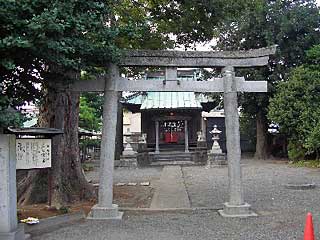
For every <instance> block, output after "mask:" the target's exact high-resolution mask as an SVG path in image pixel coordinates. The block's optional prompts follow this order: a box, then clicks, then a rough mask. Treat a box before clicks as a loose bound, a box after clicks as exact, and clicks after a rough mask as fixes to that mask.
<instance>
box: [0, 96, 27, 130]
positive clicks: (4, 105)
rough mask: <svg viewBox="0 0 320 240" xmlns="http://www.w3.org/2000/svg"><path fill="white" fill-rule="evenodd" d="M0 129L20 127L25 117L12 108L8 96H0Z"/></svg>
mask: <svg viewBox="0 0 320 240" xmlns="http://www.w3.org/2000/svg"><path fill="white" fill-rule="evenodd" d="M0 113H1V114H0V127H2V128H6V127H20V126H21V125H22V123H23V120H24V119H25V117H24V116H23V115H22V114H21V113H20V112H19V111H17V110H15V109H13V108H11V107H10V100H9V99H8V97H7V96H3V95H0Z"/></svg>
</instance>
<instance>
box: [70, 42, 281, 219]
mask: <svg viewBox="0 0 320 240" xmlns="http://www.w3.org/2000/svg"><path fill="white" fill-rule="evenodd" d="M275 51H276V46H272V47H268V48H261V49H255V50H249V51H224V52H213V51H211V52H199V51H195V52H191V51H185V52H182V51H152V50H133V51H127V52H125V54H124V56H123V57H122V59H121V60H120V63H119V64H118V65H115V64H110V65H109V66H108V75H106V76H100V77H97V78H96V79H95V80H90V81H79V82H77V83H75V84H74V85H73V87H72V89H73V91H80V92H82V91H88V92H90V91H91V92H103V91H104V94H105V95H104V106H103V131H102V141H101V157H100V185H99V200H98V201H99V202H98V204H97V205H95V206H94V207H93V208H92V211H91V213H90V215H89V218H91V219H121V217H122V213H121V212H119V211H118V206H117V205H115V204H112V201H113V171H114V170H113V169H114V158H115V155H114V153H115V140H116V125H117V110H118V103H119V98H118V96H119V95H118V92H121V91H149V92H150V91H170V92H175V91H176V92H223V93H224V111H225V125H226V137H227V158H228V175H229V201H228V202H226V203H224V208H223V210H220V211H219V212H220V214H221V215H222V216H225V217H246V216H255V215H256V214H255V213H253V212H252V211H251V210H250V205H249V204H247V203H245V202H244V198H243V186H242V176H241V165H240V160H241V149H240V132H239V114H238V101H237V92H267V82H266V81H245V79H244V78H243V77H235V68H246V67H257V66H265V65H267V64H268V60H269V56H270V55H272V54H275ZM129 66H140V67H141V66H143V67H152V66H153V67H165V68H166V75H165V80H164V81H147V80H129V79H126V78H123V77H121V76H120V74H119V67H129ZM177 67H200V68H204V67H207V68H210V67H221V68H222V74H223V77H222V78H214V79H211V81H197V82H193V83H192V84H190V82H188V81H178V80H177Z"/></svg>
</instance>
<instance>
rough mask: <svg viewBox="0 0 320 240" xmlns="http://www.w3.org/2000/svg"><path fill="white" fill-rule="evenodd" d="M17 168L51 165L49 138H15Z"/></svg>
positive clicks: (47, 166)
mask: <svg viewBox="0 0 320 240" xmlns="http://www.w3.org/2000/svg"><path fill="white" fill-rule="evenodd" d="M16 157H17V169H31V168H49V167H51V139H39V138H35V139H23V138H22V139H17V140H16Z"/></svg>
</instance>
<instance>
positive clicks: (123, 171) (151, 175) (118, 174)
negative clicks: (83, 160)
mask: <svg viewBox="0 0 320 240" xmlns="http://www.w3.org/2000/svg"><path fill="white" fill-rule="evenodd" d="M161 171H162V167H154V168H137V169H128V168H116V169H115V170H114V175H113V182H114V183H119V182H123V183H128V182H148V181H149V182H152V181H155V180H158V179H159V178H160V175H161ZM86 177H87V179H88V180H91V181H92V182H94V183H97V182H99V168H95V169H94V171H89V172H86Z"/></svg>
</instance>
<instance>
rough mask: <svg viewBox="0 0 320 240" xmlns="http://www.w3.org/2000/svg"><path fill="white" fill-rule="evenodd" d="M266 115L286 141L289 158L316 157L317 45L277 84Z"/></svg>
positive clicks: (319, 148)
mask: <svg viewBox="0 0 320 240" xmlns="http://www.w3.org/2000/svg"><path fill="white" fill-rule="evenodd" d="M268 116H269V117H270V119H271V120H272V121H274V122H275V123H277V124H279V126H280V131H281V132H282V133H283V134H286V135H287V136H288V138H289V141H290V144H289V149H288V150H289V157H291V158H292V159H297V158H303V157H305V156H306V155H313V156H315V157H316V158H317V159H319V158H320V141H319V139H320V45H317V46H315V47H313V48H312V49H311V50H309V51H308V52H307V59H306V63H305V64H304V65H302V66H300V67H297V68H295V69H294V70H293V71H292V73H291V74H290V76H289V79H288V81H286V82H282V83H280V84H279V85H278V87H277V91H276V94H275V96H274V97H273V98H272V99H271V102H270V106H269V114H268Z"/></svg>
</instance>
